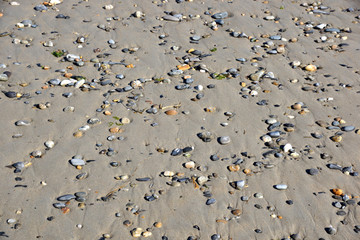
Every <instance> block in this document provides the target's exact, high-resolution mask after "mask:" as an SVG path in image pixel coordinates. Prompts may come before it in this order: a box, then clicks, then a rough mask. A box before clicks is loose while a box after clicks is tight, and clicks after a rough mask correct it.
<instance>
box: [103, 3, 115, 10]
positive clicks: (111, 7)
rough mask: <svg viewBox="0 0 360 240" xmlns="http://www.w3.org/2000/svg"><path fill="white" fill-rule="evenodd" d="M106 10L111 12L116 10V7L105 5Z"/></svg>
mask: <svg viewBox="0 0 360 240" xmlns="http://www.w3.org/2000/svg"><path fill="white" fill-rule="evenodd" d="M104 8H105V9H106V10H111V9H113V8H114V6H113V5H111V4H109V5H105V6H104Z"/></svg>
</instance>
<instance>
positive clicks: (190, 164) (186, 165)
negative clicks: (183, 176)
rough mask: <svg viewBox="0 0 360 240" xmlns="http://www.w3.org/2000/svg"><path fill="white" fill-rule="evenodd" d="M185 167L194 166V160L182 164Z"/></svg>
mask: <svg viewBox="0 0 360 240" xmlns="http://www.w3.org/2000/svg"><path fill="white" fill-rule="evenodd" d="M184 165H185V167H186V168H195V162H193V161H189V162H187V163H185V164H184Z"/></svg>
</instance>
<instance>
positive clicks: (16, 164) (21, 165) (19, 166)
mask: <svg viewBox="0 0 360 240" xmlns="http://www.w3.org/2000/svg"><path fill="white" fill-rule="evenodd" d="M11 166H13V167H14V168H16V169H18V170H20V171H21V170H22V169H24V168H25V163H24V162H16V163H14V164H13V165H11Z"/></svg>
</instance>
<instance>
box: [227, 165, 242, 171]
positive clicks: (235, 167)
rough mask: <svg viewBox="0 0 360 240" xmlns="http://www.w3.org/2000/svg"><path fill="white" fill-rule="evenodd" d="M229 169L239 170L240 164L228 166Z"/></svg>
mask: <svg viewBox="0 0 360 240" xmlns="http://www.w3.org/2000/svg"><path fill="white" fill-rule="evenodd" d="M228 169H229V171H230V172H237V171H239V170H240V166H239V165H230V166H228Z"/></svg>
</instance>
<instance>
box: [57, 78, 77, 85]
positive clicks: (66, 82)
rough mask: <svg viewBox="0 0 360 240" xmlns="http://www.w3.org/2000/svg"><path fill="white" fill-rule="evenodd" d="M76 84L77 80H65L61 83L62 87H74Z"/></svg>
mask: <svg viewBox="0 0 360 240" xmlns="http://www.w3.org/2000/svg"><path fill="white" fill-rule="evenodd" d="M75 82H76V80H75V79H65V80H62V81H61V83H60V85H61V86H66V85H74V83H75Z"/></svg>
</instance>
